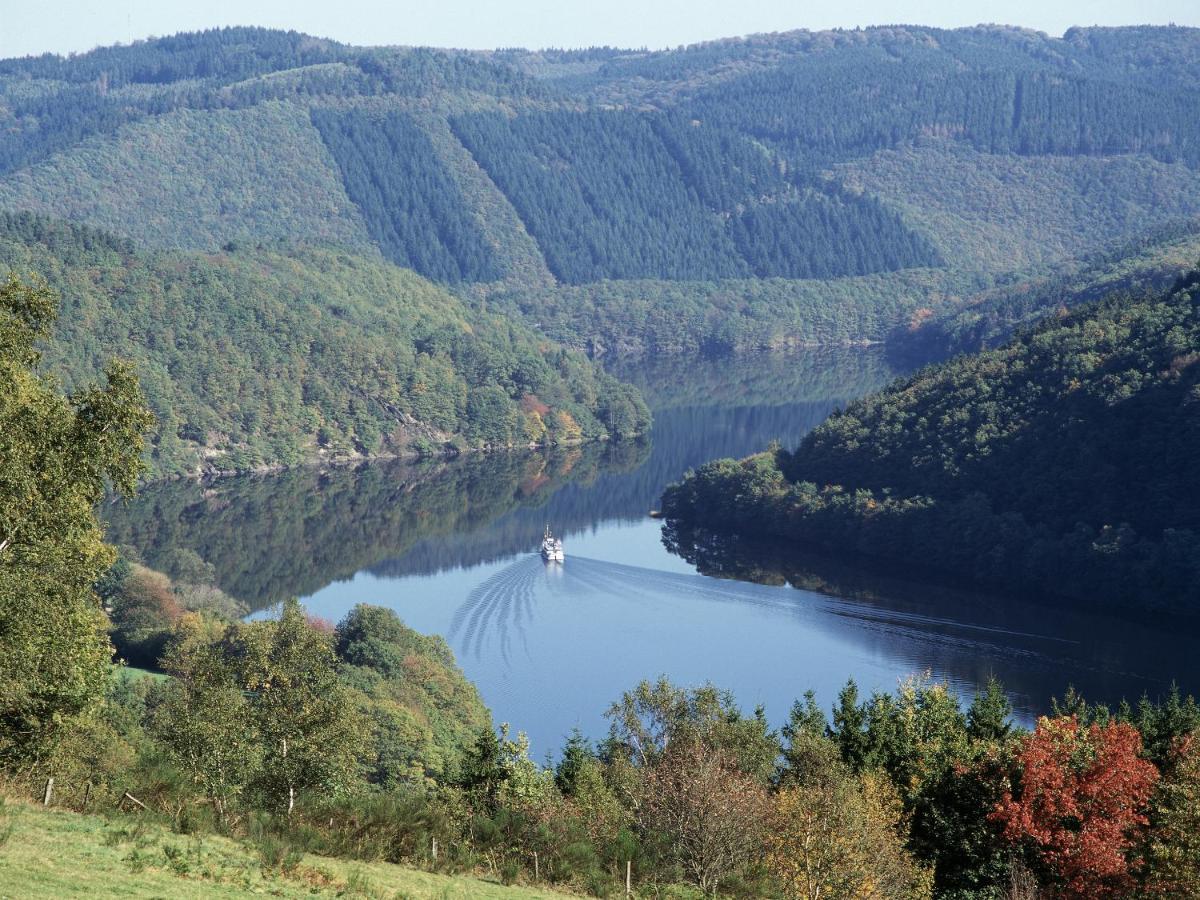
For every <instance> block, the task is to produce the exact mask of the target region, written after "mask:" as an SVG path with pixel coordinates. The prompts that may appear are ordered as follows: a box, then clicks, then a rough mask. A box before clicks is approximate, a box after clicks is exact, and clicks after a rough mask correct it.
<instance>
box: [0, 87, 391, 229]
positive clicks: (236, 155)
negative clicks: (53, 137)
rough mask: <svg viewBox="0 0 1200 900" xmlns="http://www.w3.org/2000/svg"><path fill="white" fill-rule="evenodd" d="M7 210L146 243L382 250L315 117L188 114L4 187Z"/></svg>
mask: <svg viewBox="0 0 1200 900" xmlns="http://www.w3.org/2000/svg"><path fill="white" fill-rule="evenodd" d="M0 209H12V210H17V209H23V210H31V211H33V212H40V213H43V214H46V215H52V216H55V217H57V218H64V219H70V220H73V221H79V222H87V223H89V224H92V225H98V226H101V227H104V228H107V229H110V230H112V231H116V232H118V233H119V234H123V235H128V236H129V237H132V238H133V239H134V240H136V241H137V242H138V243H139V244H142V245H144V246H148V247H158V248H186V249H202V250H211V249H215V248H217V247H218V246H220V245H222V244H224V243H225V242H226V241H228V240H241V241H253V242H254V243H258V242H262V241H273V240H288V241H298V242H307V243H328V244H337V245H339V246H343V247H349V248H353V249H355V250H357V251H360V252H367V253H375V252H377V251H375V249H374V245H373V244H372V243H371V239H370V237H369V236H368V235H367V231H366V227H365V226H364V224H363V222H362V217H361V214H360V213H359V211H358V208H357V207H356V206H355V205H354V204H353V203H351V202H350V199H349V198H348V197H347V196H346V191H345V189H344V188H343V186H342V181H341V177H340V176H339V174H338V171H337V168H336V167H335V166H334V165H333V161H332V159H331V158H330V156H329V152H328V151H327V150H326V149H325V145H324V144H323V143H322V142H321V138H320V135H318V134H317V131H316V129H315V128H313V126H312V123H311V122H310V121H309V117H308V111H307V110H306V109H304V108H302V107H300V106H297V105H294V104H292V103H279V102H271V103H263V104H260V105H258V106H254V107H251V108H249V109H224V110H206V111H197V110H179V111H177V112H173V113H169V114H167V115H164V116H158V117H155V118H151V119H147V120H144V121H141V122H138V123H136V124H133V125H127V126H125V127H123V128H122V129H120V130H119V131H118V132H117V133H116V134H114V135H111V136H105V137H96V138H91V139H89V140H86V141H84V142H83V143H81V144H79V145H77V146H75V147H72V148H71V149H70V150H67V151H65V152H63V153H60V154H58V155H56V156H54V157H51V158H50V159H48V160H46V161H44V162H42V163H39V164H37V165H35V166H33V167H31V168H29V169H25V170H21V171H18V172H14V173H12V174H10V175H7V176H5V177H4V178H3V179H0Z"/></svg>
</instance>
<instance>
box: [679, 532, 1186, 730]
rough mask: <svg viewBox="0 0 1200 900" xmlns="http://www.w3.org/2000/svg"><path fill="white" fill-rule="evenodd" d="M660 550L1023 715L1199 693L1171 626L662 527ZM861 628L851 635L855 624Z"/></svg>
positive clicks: (1182, 637) (1178, 632)
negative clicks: (818, 604)
mask: <svg viewBox="0 0 1200 900" xmlns="http://www.w3.org/2000/svg"><path fill="white" fill-rule="evenodd" d="M663 544H664V545H665V546H666V547H667V549H668V550H669V551H671V552H672V553H675V554H677V555H678V556H680V557H682V558H683V559H684V560H686V561H687V562H688V563H690V564H691V565H693V566H695V567H696V570H697V571H698V572H699V573H701V574H703V575H708V576H710V577H713V578H721V579H730V580H736V581H741V582H752V583H755V584H762V585H773V586H784V585H788V586H791V587H793V588H797V589H799V590H802V591H811V592H813V593H816V594H820V595H824V597H825V598H827V601H826V602H825V604H824V605H825V608H826V611H827V612H829V613H831V614H832V615H831V616H830V618H831V619H841V620H843V621H845V622H846V623H847V627H853V628H854V629H855V630H856V632H857V633H858V634H859V635H860V636H859V637H857V638H856V639H855V640H856V641H857V642H859V643H861V642H862V637H861V634H862V633H865V631H864V629H865V630H868V631H870V632H871V633H872V634H873V635H874V640H875V642H876V643H875V648H876V650H877V651H878V652H880V653H882V654H885V655H889V656H893V657H904V658H912V659H914V660H917V659H919V660H920V663H921V666H922V667H930V668H932V669H933V670H935V671H940V672H944V673H947V674H948V675H950V676H951V677H952V678H954V679H956V680H959V681H961V682H962V683H964V684H966V685H979V684H982V683H983V682H984V681H985V680H986V679H987V678H988V677H991V676H995V677H997V678H999V679H1000V680H1001V682H1003V683H1004V685H1005V686H1006V687H1007V688H1008V689H1009V691H1010V692H1011V693H1012V694H1013V695H1014V700H1015V701H1016V703H1017V707H1018V709H1019V710H1021V711H1022V712H1023V713H1024V714H1027V715H1029V714H1037V713H1040V712H1043V711H1045V709H1046V708H1047V706H1048V703H1049V699H1050V697H1051V696H1054V695H1060V694H1061V693H1062V692H1063V691H1064V690H1065V689H1066V686H1067V685H1068V684H1072V685H1073V686H1074V687H1075V688H1077V689H1078V690H1080V691H1082V692H1083V693H1084V694H1085V695H1086V696H1088V697H1090V698H1091V699H1095V700H1101V701H1105V702H1110V703H1116V702H1117V701H1119V700H1121V699H1122V698H1125V699H1129V700H1131V701H1133V700H1136V699H1137V698H1138V696H1139V695H1140V694H1141V692H1142V691H1145V692H1147V693H1148V694H1149V695H1150V696H1152V697H1154V696H1160V695H1161V694H1162V693H1163V692H1164V691H1165V690H1166V689H1167V687H1168V686H1169V685H1170V684H1171V683H1172V682H1177V683H1179V684H1180V685H1181V686H1183V687H1184V688H1185V690H1187V691H1194V690H1195V689H1196V688H1197V686H1198V685H1200V669H1198V668H1197V667H1196V666H1195V665H1191V664H1189V665H1186V666H1183V667H1182V668H1181V667H1180V665H1179V663H1178V661H1179V660H1181V659H1189V658H1190V656H1189V650H1188V649H1187V648H1188V647H1190V645H1191V644H1192V643H1194V635H1193V633H1192V632H1191V631H1190V630H1188V629H1179V628H1176V627H1173V625H1172V623H1170V622H1169V621H1167V620H1155V619H1152V618H1147V617H1145V616H1144V615H1143V616H1140V617H1138V618H1137V619H1128V618H1121V617H1119V616H1116V615H1110V614H1108V613H1105V612H1103V611H1099V612H1098V611H1096V610H1093V609H1089V608H1086V607H1080V606H1070V605H1061V604H1059V605H1052V604H1051V603H1050V602H1049V601H1047V600H1046V599H1044V598H1037V597H1034V596H1029V595H1023V596H1019V597H1018V596H1011V595H1008V596H997V595H991V594H985V593H981V592H979V591H976V590H972V589H970V588H958V587H956V586H954V585H951V584H946V583H936V582H934V583H931V582H930V581H924V580H922V577H923V573H922V572H921V571H920V570H918V569H913V570H908V571H905V570H903V569H902V568H900V567H898V566H896V565H894V564H889V565H887V566H886V568H885V567H881V566H880V565H879V564H878V563H877V562H876V563H873V564H872V563H870V562H864V561H862V560H854V559H837V558H833V557H830V556H829V555H828V554H824V553H811V552H807V551H805V550H803V549H802V548H798V547H797V546H796V545H793V544H787V545H784V544H772V543H770V542H763V541H758V540H754V541H748V540H745V539H740V538H737V537H731V536H728V535H717V534H712V533H710V532H705V531H702V530H692V529H679V528H676V527H675V526H674V525H673V524H670V523H668V524H665V525H664V528H663ZM850 623H853V625H850Z"/></svg>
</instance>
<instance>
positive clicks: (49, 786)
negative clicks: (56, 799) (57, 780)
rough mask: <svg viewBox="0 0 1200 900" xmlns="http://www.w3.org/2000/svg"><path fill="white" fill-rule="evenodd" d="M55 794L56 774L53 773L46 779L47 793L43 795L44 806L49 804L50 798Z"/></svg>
mask: <svg viewBox="0 0 1200 900" xmlns="http://www.w3.org/2000/svg"><path fill="white" fill-rule="evenodd" d="M53 796H54V776H53V775H51V776H50V777H49V778H47V779H46V793H45V794H44V795H43V796H42V806H49V805H50V800H51V798H52V797H53Z"/></svg>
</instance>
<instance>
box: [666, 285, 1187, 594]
mask: <svg viewBox="0 0 1200 900" xmlns="http://www.w3.org/2000/svg"><path fill="white" fill-rule="evenodd" d="M1198 361H1200V274H1192V275H1190V276H1188V277H1187V278H1186V279H1183V280H1181V281H1180V282H1179V283H1178V284H1176V285H1175V287H1174V288H1173V289H1169V290H1168V291H1166V292H1165V293H1160V294H1158V295H1156V296H1151V297H1147V296H1145V295H1133V296H1127V295H1124V296H1123V295H1121V294H1119V293H1117V294H1113V295H1111V296H1109V297H1108V298H1106V299H1104V300H1103V301H1099V302H1097V303H1093V304H1090V305H1085V306H1082V307H1080V308H1078V309H1077V310H1075V311H1073V312H1064V313H1062V314H1060V315H1059V316H1055V317H1052V318H1051V319H1049V320H1048V321H1047V322H1046V323H1044V324H1043V325H1042V326H1041V327H1039V328H1037V329H1035V330H1033V331H1031V332H1028V333H1025V334H1022V335H1021V336H1020V337H1018V338H1017V339H1015V340H1013V341H1012V342H1010V343H1008V344H1005V345H1004V346H1003V347H1001V348H999V349H996V350H990V351H986V352H983V353H979V354H976V355H974V356H963V357H959V358H957V359H955V360H953V361H951V362H948V363H944V364H942V365H939V366H933V367H930V368H927V369H924V370H922V371H920V372H918V373H917V374H916V375H914V376H912V377H911V378H908V379H904V380H901V381H899V382H897V383H896V384H894V385H892V386H891V387H889V388H888V389H886V390H884V391H881V392H879V393H876V394H872V395H870V396H868V397H866V398H865V399H863V400H860V401H858V402H856V403H854V404H852V405H851V406H850V407H848V408H847V409H846V410H845V411H844V412H841V413H837V414H835V415H834V416H832V417H831V418H830V419H829V420H828V421H827V422H826V423H825V424H823V425H822V426H821V427H820V428H817V429H816V430H815V431H813V432H812V433H811V434H810V435H808V436H807V437H806V438H805V439H804V440H803V441H802V442H801V444H800V446H799V447H798V448H796V449H795V450H794V451H788V450H784V449H781V450H778V451H777V452H774V453H766V454H763V455H760V456H756V457H751V458H749V459H747V460H744V461H741V462H735V461H733V460H722V461H718V462H714V463H710V464H708V465H706V466H704V467H702V468H701V469H699V470H698V471H697V472H695V473H694V474H692V475H690V476H689V477H688V478H687V479H685V481H684V482H683V483H682V484H680V485H676V486H674V487H672V488H670V489H669V490H668V491H667V493H666V494H665V496H664V498H663V506H664V512H666V513H667V515H668V516H669V517H671V518H672V519H673V520H674V522H675V527H676V528H677V529H681V530H688V529H697V528H698V529H712V530H715V531H734V532H741V533H746V534H758V535H770V536H774V537H780V538H785V539H789V540H794V541H797V542H800V543H808V544H816V545H818V546H823V547H833V548H836V549H838V550H840V551H843V552H849V553H856V554H862V555H865V556H873V557H878V558H883V559H888V560H891V561H904V562H907V563H908V564H911V565H921V566H925V567H927V568H928V569H931V570H935V571H941V572H943V573H950V574H952V575H954V576H957V577H961V578H966V579H970V580H975V581H978V582H983V583H985V584H991V585H996V586H1003V587H1006V588H1010V589H1013V588H1016V589H1023V590H1027V591H1032V592H1034V593H1043V594H1049V595H1057V596H1060V597H1067V598H1071V599H1073V600H1075V601H1078V602H1084V603H1096V604H1106V605H1110V606H1116V607H1125V608H1134V609H1144V608H1156V609H1171V610H1174V611H1177V612H1183V613H1187V614H1190V615H1195V614H1196V613H1197V612H1200V608H1198V607H1197V605H1196V600H1197V597H1200V518H1198V517H1197V510H1198V509H1200V480H1198V479H1197V474H1196V469H1195V466H1194V464H1193V463H1194V460H1193V456H1194V448H1195V447H1196V446H1197V445H1198V441H1200V382H1198V378H1200V368H1198V367H1197V365H1196V363H1197V362H1198Z"/></svg>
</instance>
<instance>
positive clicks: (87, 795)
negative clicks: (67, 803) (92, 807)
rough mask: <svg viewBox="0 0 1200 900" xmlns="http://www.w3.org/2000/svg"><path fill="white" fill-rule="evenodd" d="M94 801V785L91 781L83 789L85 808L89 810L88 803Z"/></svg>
mask: <svg viewBox="0 0 1200 900" xmlns="http://www.w3.org/2000/svg"><path fill="white" fill-rule="evenodd" d="M91 799H92V783H91V782H90V781H89V782H88V783H87V785H86V786H85V787H84V789H83V808H84V809H87V805H88V801H89V800H91Z"/></svg>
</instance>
